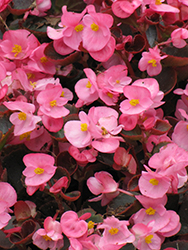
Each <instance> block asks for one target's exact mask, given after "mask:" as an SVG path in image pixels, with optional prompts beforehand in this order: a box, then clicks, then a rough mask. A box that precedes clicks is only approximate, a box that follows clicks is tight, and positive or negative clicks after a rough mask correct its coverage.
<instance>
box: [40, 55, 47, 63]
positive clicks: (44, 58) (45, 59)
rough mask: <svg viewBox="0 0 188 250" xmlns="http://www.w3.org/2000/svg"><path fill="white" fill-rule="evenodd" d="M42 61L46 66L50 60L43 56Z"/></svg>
mask: <svg viewBox="0 0 188 250" xmlns="http://www.w3.org/2000/svg"><path fill="white" fill-rule="evenodd" d="M40 61H41V63H44V64H45V63H46V62H47V61H48V59H47V58H46V57H45V56H43V57H41V58H40Z"/></svg>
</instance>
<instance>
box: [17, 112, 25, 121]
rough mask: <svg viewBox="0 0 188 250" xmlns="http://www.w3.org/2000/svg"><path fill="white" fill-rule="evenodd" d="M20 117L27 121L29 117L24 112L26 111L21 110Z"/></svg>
mask: <svg viewBox="0 0 188 250" xmlns="http://www.w3.org/2000/svg"><path fill="white" fill-rule="evenodd" d="M18 118H19V119H20V120H21V121H25V120H26V118H27V115H26V113H24V112H20V113H19V114H18Z"/></svg>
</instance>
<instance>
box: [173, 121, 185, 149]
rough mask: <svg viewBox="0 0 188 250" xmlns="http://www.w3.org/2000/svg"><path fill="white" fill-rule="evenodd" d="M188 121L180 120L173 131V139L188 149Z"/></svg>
mask: <svg viewBox="0 0 188 250" xmlns="http://www.w3.org/2000/svg"><path fill="white" fill-rule="evenodd" d="M187 131H188V121H179V122H178V123H177V124H176V126H175V128H174V131H173V133H172V141H173V142H175V143H176V144H177V145H178V146H179V147H181V148H183V149H185V150H186V151H188V144H187V140H188V133H187Z"/></svg>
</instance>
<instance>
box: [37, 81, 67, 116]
mask: <svg viewBox="0 0 188 250" xmlns="http://www.w3.org/2000/svg"><path fill="white" fill-rule="evenodd" d="M62 95H64V92H63V88H62V87H61V85H57V86H54V85H50V86H49V87H48V86H47V88H46V89H45V90H43V91H41V92H40V93H39V94H38V96H37V102H38V103H39V104H40V107H39V110H38V113H39V114H40V115H43V114H44V115H46V116H49V117H52V118H55V119H56V118H62V117H63V116H66V115H68V114H69V110H68V109H66V108H65V107H64V105H65V104H66V103H67V101H68V100H67V99H66V98H64V97H63V96H62Z"/></svg>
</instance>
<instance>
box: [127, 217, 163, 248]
mask: <svg viewBox="0 0 188 250" xmlns="http://www.w3.org/2000/svg"><path fill="white" fill-rule="evenodd" d="M153 224H154V221H151V222H150V223H148V225H144V224H143V223H138V224H136V225H134V226H133V227H132V228H131V230H130V231H131V232H132V233H133V234H134V236H135V241H134V242H133V243H132V244H133V245H134V246H135V247H136V248H137V249H139V250H154V249H160V248H161V244H162V242H163V241H164V237H159V236H158V235H157V234H156V231H155V228H154V227H153Z"/></svg>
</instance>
